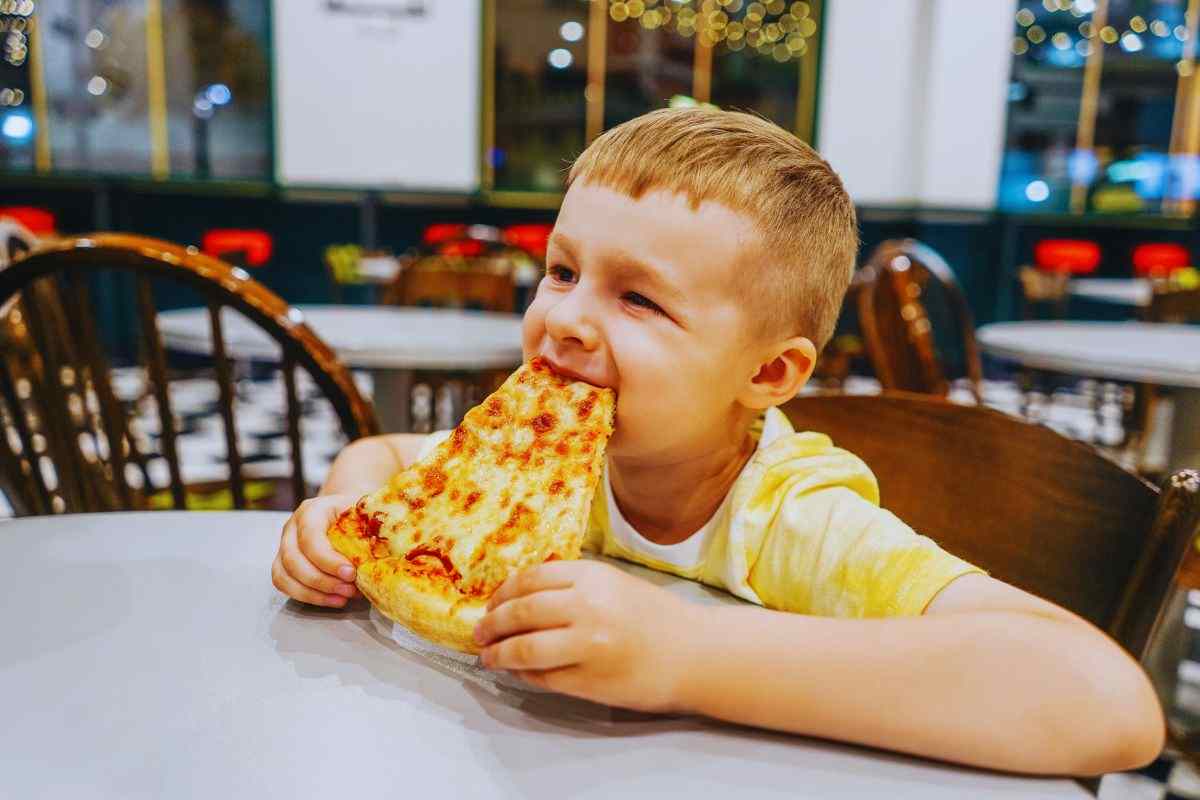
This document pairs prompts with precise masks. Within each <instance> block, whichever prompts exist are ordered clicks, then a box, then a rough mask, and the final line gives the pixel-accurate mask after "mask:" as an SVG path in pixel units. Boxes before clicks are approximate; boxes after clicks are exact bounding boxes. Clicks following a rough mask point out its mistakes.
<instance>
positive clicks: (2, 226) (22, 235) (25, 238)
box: [0, 217, 38, 269]
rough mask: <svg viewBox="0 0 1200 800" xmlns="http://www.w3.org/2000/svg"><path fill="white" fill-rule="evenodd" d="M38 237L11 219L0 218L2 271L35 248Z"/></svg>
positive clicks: (0, 264) (0, 261)
mask: <svg viewBox="0 0 1200 800" xmlns="http://www.w3.org/2000/svg"><path fill="white" fill-rule="evenodd" d="M37 242H38V237H37V236H36V235H35V234H34V233H33V232H32V231H30V230H29V229H28V228H26V227H25V226H24V225H22V224H21V223H20V222H19V221H18V220H15V219H13V218H11V217H0V269H3V268H4V267H6V266H8V263H9V262H10V261H13V260H15V259H16V258H17V257H18V256H23V255H25V254H26V253H28V252H29V251H30V250H32V249H33V248H34V246H35V245H36V244H37Z"/></svg>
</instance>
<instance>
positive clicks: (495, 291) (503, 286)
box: [383, 254, 516, 312]
mask: <svg viewBox="0 0 1200 800" xmlns="http://www.w3.org/2000/svg"><path fill="white" fill-rule="evenodd" d="M515 299H516V293H515V288H514V285H513V276H512V272H511V269H509V268H508V265H507V263H506V262H505V260H504V256H503V255H502V254H499V255H497V256H495V257H483V258H471V259H466V258H461V257H457V256H440V255H438V256H426V257H424V258H418V259H416V260H414V261H412V262H410V263H409V264H408V266H407V267H406V268H405V269H404V270H403V271H401V273H400V274H399V275H397V277H396V280H395V282H394V283H393V284H391V285H390V286H389V287H388V289H387V291H386V292H385V293H384V296H383V303H384V304H385V305H403V306H428V307H433V308H466V309H471V310H476V311H501V312H511V311H512V310H513V308H514V306H515Z"/></svg>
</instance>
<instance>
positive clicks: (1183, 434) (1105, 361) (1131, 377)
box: [977, 322, 1200, 470]
mask: <svg viewBox="0 0 1200 800" xmlns="http://www.w3.org/2000/svg"><path fill="white" fill-rule="evenodd" d="M977 338H978V340H979V344H980V346H981V347H982V348H983V350H984V351H985V352H987V353H990V354H991V355H993V356H996V357H998V358H1004V359H1009V360H1011V361H1016V362H1018V363H1020V364H1024V365H1025V366H1027V367H1034V368H1035V369H1044V370H1049V371H1051V372H1062V373H1066V374H1069V375H1084V376H1088V377H1093V378H1112V379H1115V380H1122V381H1137V382H1141V383H1152V384H1155V385H1158V386H1167V387H1173V391H1172V399H1173V401H1174V419H1173V422H1172V424H1171V442H1170V455H1169V456H1168V461H1167V466H1168V468H1169V469H1171V470H1175V469H1180V468H1183V467H1200V327H1198V326H1194V325H1162V324H1156V323H1145V322H998V323H995V324H992V325H985V326H983V327H982V328H980V329H979V331H978V334H977Z"/></svg>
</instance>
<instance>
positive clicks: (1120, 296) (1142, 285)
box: [1067, 278, 1154, 308]
mask: <svg viewBox="0 0 1200 800" xmlns="http://www.w3.org/2000/svg"><path fill="white" fill-rule="evenodd" d="M1067 291H1069V292H1070V293H1071V294H1072V295H1075V296H1076V297H1082V298H1085V299H1087V300H1096V301H1099V302H1101V303H1110V304H1113V305H1119V306H1135V307H1138V308H1144V307H1145V306H1148V305H1150V300H1151V298H1153V296H1154V289H1153V287H1152V286H1151V284H1150V281H1148V280H1145V279H1144V278H1076V279H1074V280H1072V281H1070V282H1069V283H1068V284H1067Z"/></svg>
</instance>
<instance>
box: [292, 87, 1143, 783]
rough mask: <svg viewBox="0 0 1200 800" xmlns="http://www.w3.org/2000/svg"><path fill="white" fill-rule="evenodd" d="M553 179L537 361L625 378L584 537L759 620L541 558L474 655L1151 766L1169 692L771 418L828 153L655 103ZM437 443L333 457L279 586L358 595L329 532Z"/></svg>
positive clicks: (827, 723) (844, 263)
mask: <svg viewBox="0 0 1200 800" xmlns="http://www.w3.org/2000/svg"><path fill="white" fill-rule="evenodd" d="M568 185H569V189H568V192H567V195H566V197H565V198H564V201H563V205H562V209H561V211H560V213H559V217H558V220H557V223H556V225H555V230H554V233H553V236H552V238H551V242H550V248H549V251H548V253H547V257H546V267H547V269H546V275H545V277H544V278H543V280H542V282H541V284H540V286H539V288H538V293H537V296H536V298H535V300H534V302H533V304H532V305H531V307H530V309H529V311H528V312H527V313H526V315H525V321H524V351H525V357H526V359H528V358H532V357H533V356H535V355H541V356H543V357H545V358H547V359H548V360H549V361H550V362H551V363H552V364H553V365H554V368H555V369H556V370H558V371H559V372H561V373H563V374H566V375H568V376H572V377H575V378H578V379H581V380H584V381H587V382H588V383H592V384H595V385H598V386H609V387H612V388H613V389H615V390H616V391H617V416H616V431H615V433H614V435H613V438H612V440H611V441H610V443H609V446H608V461H607V468H606V470H605V475H604V477H603V479H602V483H601V485H600V487H599V488H598V489H597V493H596V497H595V500H594V502H593V504H592V519H591V522H590V524H589V531H588V539H587V543H586V544H585V547H586V548H589V549H592V550H594V551H597V552H602V553H604V554H606V555H615V556H620V557H623V558H626V559H629V560H632V561H636V562H639V563H642V564H646V565H649V566H652V567H655V568H658V569H662V570H665V571H668V572H673V573H675V574H678V575H681V576H684V577H688V578H693V579H699V580H703V581H705V582H707V583H711V584H714V585H717V586H721V587H724V588H726V589H728V590H729V591H731V592H733V593H734V594H737V595H739V596H741V597H743V598H745V599H748V600H751V601H753V602H755V603H758V604H759V605H762V606H765V607H766V609H772V610H766V609H763V608H755V607H752V606H747V607H745V608H741V607H738V608H719V609H716V610H714V609H712V608H709V607H705V608H703V609H700V608H698V607H695V606H692V605H690V604H688V603H685V602H683V601H681V600H679V599H677V598H676V597H675V596H673V595H671V594H669V593H668V592H666V591H665V590H663V589H661V588H658V587H654V586H652V585H650V584H648V583H646V582H644V581H641V580H638V579H636V578H633V577H631V576H629V575H626V574H625V573H623V572H621V571H619V570H617V569H614V568H612V567H610V566H608V565H605V564H603V563H602V562H596V561H578V562H552V563H549V564H545V565H542V566H539V567H536V568H534V569H531V570H528V571H526V572H523V573H521V574H519V575H516V576H513V577H512V578H511V579H510V580H509V581H508V582H507V583H506V584H505V585H504V586H503V587H501V589H500V590H499V591H498V592H497V593H496V595H495V597H494V598H493V599H492V601H491V603H490V605H489V613H488V614H487V616H486V617H485V618H484V619H483V620H482V622H480V624H479V626H478V628H477V629H476V639H477V641H478V642H479V644H480V645H481V646H483V647H484V649H483V651H482V655H481V660H482V662H483V664H484V665H485V666H487V667H489V668H491V669H498V670H500V669H503V670H510V671H512V672H514V673H516V674H518V675H520V676H521V677H522V678H524V679H525V680H527V681H529V682H530V683H533V684H536V685H539V686H542V687H546V688H550V689H554V690H557V691H561V692H565V693H568V694H573V695H578V696H580V697H585V698H589V699H592V700H595V701H598V702H603V703H609V704H613V705H621V706H628V707H632V708H638V709H644V710H658V711H676V712H692V713H698V714H706V715H710V716H713V717H718V718H721V719H726V720H730V721H733V722H738V723H743V724H747V725H755V726H760V727H766V728H774V729H778V730H784V731H792V732H796V733H801V734H807V735H814V736H823V737H828V738H833V739H841V740H845V741H850V742H857V743H861V744H867V745H872V746H876V747H883V748H889V749H893V750H900V751H905V752H909V753H915V754H919V755H924V756H929V757H933V758H940V759H946V760H952V761H958V762H963V763H967V764H973V765H978V766H985V767H991V768H995V769H1004V770H1014V771H1022V772H1034V773H1069V774H1079V775H1085V774H1099V773H1103V772H1108V771H1113V770H1121V769H1128V768H1132V767H1136V766H1138V765H1141V764H1143V763H1145V762H1148V761H1150V760H1151V759H1153V758H1154V757H1155V756H1156V755H1157V754H1158V751H1159V749H1160V748H1161V746H1162V741H1163V729H1164V726H1163V720H1162V715H1161V711H1160V710H1159V707H1158V702H1157V700H1156V698H1155V695H1154V692H1153V690H1152V688H1151V686H1150V683H1149V681H1148V680H1147V679H1146V676H1145V675H1144V673H1143V672H1142V671H1141V669H1140V668H1139V667H1138V665H1137V664H1136V663H1135V662H1134V661H1133V660H1132V659H1131V658H1129V657H1128V656H1127V655H1126V654H1125V653H1124V652H1123V651H1122V650H1121V649H1120V648H1119V647H1118V646H1117V645H1116V644H1114V643H1113V642H1112V641H1110V640H1109V639H1107V638H1106V637H1105V635H1104V634H1103V633H1101V632H1100V631H1098V630H1096V629H1095V628H1094V627H1092V626H1091V625H1089V624H1088V623H1086V622H1084V621H1083V620H1081V619H1079V618H1078V617H1076V616H1074V615H1073V614H1070V613H1068V612H1066V611H1064V610H1062V609H1060V608H1058V607H1056V606H1054V605H1052V604H1050V603H1047V602H1045V601H1042V600H1040V599H1038V598H1036V597H1033V596H1032V595H1029V594H1026V593H1025V592H1022V591H1020V590H1018V589H1015V588H1013V587H1011V586H1009V585H1007V584H1004V583H1001V582H1000V581H997V580H994V579H992V578H990V577H988V576H987V575H985V574H983V573H982V572H981V571H979V570H978V569H976V568H975V567H973V566H972V565H970V564H967V563H965V562H963V561H961V560H959V559H957V558H955V557H953V556H951V555H949V554H947V553H945V552H943V551H942V550H940V549H939V548H938V547H937V545H935V544H934V543H933V542H931V541H930V540H928V539H926V538H924V537H921V536H919V535H917V534H916V533H914V532H913V531H912V530H910V529H909V528H907V527H906V526H905V525H903V523H901V522H900V521H899V520H897V519H896V518H895V517H893V516H891V515H890V514H888V513H887V512H886V511H883V510H881V509H880V508H879V507H878V490H877V487H876V484H875V481H874V477H873V476H872V475H871V473H870V472H869V470H867V468H866V466H865V465H863V463H862V462H861V461H859V460H858V459H857V458H855V457H854V456H852V455H851V454H849V453H846V452H845V451H842V450H839V449H837V448H835V447H833V446H832V444H831V443H830V442H829V440H828V439H827V438H826V437H824V436H821V435H819V434H812V433H799V434H798V433H794V432H793V431H792V430H791V427H790V425H789V424H788V422H787V420H786V418H785V417H784V416H783V415H782V413H780V412H779V411H778V410H777V409H776V408H775V407H776V406H778V405H780V404H781V403H783V402H785V401H787V400H788V399H790V398H791V397H793V396H794V395H795V394H796V392H797V391H798V390H799V389H800V387H801V386H803V384H804V382H805V381H806V380H807V379H808V377H809V375H810V374H811V372H812V369H813V364H814V362H815V360H816V356H817V352H818V351H819V349H820V347H821V346H823V345H824V343H825V342H826V341H827V340H828V338H829V337H830V335H831V332H832V330H833V326H834V323H835V321H836V318H837V314H838V309H839V307H840V305H841V301H842V297H843V295H844V293H845V291H846V288H847V286H848V284H849V281H850V276H851V272H852V271H853V267H854V259H855V256H856V251H857V246H858V242H857V232H856V222H855V218H854V209H853V206H852V204H851V202H850V199H849V197H848V196H847V195H846V193H845V191H844V190H843V188H842V185H841V182H840V180H839V179H838V177H837V175H836V174H835V173H834V172H833V171H832V169H831V168H830V167H829V165H828V164H826V163H825V162H824V161H823V160H822V159H821V158H820V157H819V156H818V155H817V154H816V153H815V152H814V151H813V150H812V149H811V148H809V147H808V146H806V145H804V144H802V143H801V142H800V141H799V140H797V139H796V138H795V137H793V136H792V135H790V134H788V133H786V132H784V131H783V130H782V129H780V128H778V127H776V126H774V125H772V124H770V123H768V122H766V121H764V120H761V119H758V118H756V117H753V116H750V115H746V114H738V113H732V112H725V111H716V110H711V109H681V110H663V111H657V112H653V113H651V114H647V115H645V116H643V117H640V118H638V119H635V120H632V121H631V122H628V123H626V124H624V125H622V126H620V127H617V128H614V129H613V130H610V131H609V132H607V133H606V134H604V135H603V136H601V137H600V138H598V139H597V140H596V141H595V142H594V143H593V144H592V145H591V146H590V147H589V148H588V149H587V150H586V151H585V152H584V153H583V155H581V156H580V157H579V159H578V160H577V161H576V162H575V164H574V166H573V168H572V170H571V173H570V176H569V179H568ZM435 442H436V437H429V438H427V437H419V436H403V435H397V436H384V437H378V438H374V439H366V440H362V441H359V442H355V443H354V444H352V445H350V446H349V447H347V448H346V450H345V451H344V452H343V453H342V454H341V455H340V456H339V457H338V459H337V461H336V462H335V463H334V466H333V468H332V470H331V473H330V476H329V479H328V481H327V483H326V485H325V487H324V488H323V490H322V494H321V496H320V497H318V498H315V499H313V500H310V501H308V502H306V503H305V504H304V505H302V506H301V507H300V509H299V510H297V512H296V514H295V515H293V517H292V519H291V520H290V521H289V522H288V524H287V525H286V526H285V528H284V531H283V536H282V540H281V543H280V547H279V554H278V556H277V558H276V560H275V564H274V566H273V568H272V575H273V578H274V582H275V585H276V586H277V587H278V588H279V589H280V590H282V591H283V592H285V593H286V594H288V595H290V596H291V597H293V598H296V599H297V600H301V601H304V602H309V603H315V604H318V605H326V606H333V607H341V606H343V605H344V604H345V603H346V601H347V600H348V599H349V598H352V597H355V596H356V591H355V588H354V586H353V578H354V571H353V568H352V567H351V566H350V564H349V563H348V562H347V561H346V559H344V558H343V557H342V556H340V555H339V554H337V553H336V552H334V551H333V550H332V548H331V547H330V546H329V543H328V542H327V540H326V538H325V530H326V527H327V526H328V524H329V522H330V521H331V520H332V519H333V518H334V517H335V515H336V514H337V513H338V512H339V511H341V510H342V509H344V508H346V507H348V506H349V505H351V504H352V503H353V502H354V501H355V500H356V499H357V498H358V497H359V496H360V495H362V494H365V493H367V492H369V491H373V490H374V489H375V488H377V487H378V486H380V485H382V484H383V483H384V482H386V480H387V479H388V478H389V477H390V476H391V475H392V474H393V473H395V472H396V471H397V470H398V469H400V468H401V467H402V466H404V465H406V464H409V463H411V462H412V461H413V460H414V459H416V458H417V457H419V454H420V453H422V452H424V451H425V450H427V449H428V448H429V447H432V446H433V444H434V443H435ZM963 524H965V525H966V524H970V521H969V520H963ZM781 612H792V613H781Z"/></svg>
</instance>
